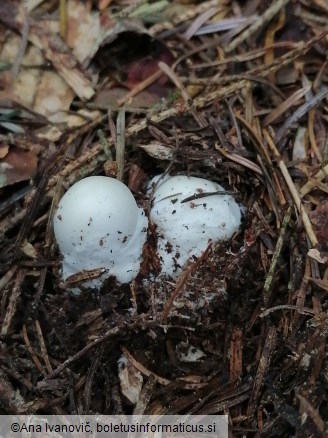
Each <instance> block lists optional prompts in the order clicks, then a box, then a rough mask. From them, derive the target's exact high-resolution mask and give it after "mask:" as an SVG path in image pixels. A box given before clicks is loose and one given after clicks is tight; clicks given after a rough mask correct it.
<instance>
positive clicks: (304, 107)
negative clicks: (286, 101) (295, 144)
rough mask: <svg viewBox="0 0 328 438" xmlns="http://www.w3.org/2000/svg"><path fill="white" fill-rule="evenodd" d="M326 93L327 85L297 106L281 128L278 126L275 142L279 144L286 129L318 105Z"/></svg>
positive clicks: (327, 93) (327, 91)
mask: <svg viewBox="0 0 328 438" xmlns="http://www.w3.org/2000/svg"><path fill="white" fill-rule="evenodd" d="M327 95H328V87H323V88H322V90H320V91H319V92H318V93H317V94H316V95H315V96H313V99H312V100H310V101H308V102H305V103H304V104H303V105H301V106H300V107H299V108H297V110H296V111H295V112H294V114H293V115H292V116H291V117H289V118H288V119H287V120H286V121H285V123H284V124H283V125H282V127H281V128H279V130H278V132H277V133H276V137H275V141H276V143H277V144H279V143H280V142H281V141H282V139H283V138H284V137H285V136H286V134H287V132H288V130H289V129H290V128H291V127H292V125H293V124H294V123H296V122H297V121H298V120H299V119H300V118H301V117H302V116H304V114H306V113H308V112H309V111H310V110H311V109H312V108H314V107H315V106H316V105H318V103H320V102H321V101H322V100H323V99H324V98H325V97H326V96H327Z"/></svg>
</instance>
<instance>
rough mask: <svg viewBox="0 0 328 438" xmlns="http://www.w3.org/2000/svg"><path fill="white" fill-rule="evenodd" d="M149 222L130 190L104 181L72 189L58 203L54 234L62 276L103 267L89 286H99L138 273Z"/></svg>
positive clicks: (124, 280) (93, 179)
mask: <svg viewBox="0 0 328 438" xmlns="http://www.w3.org/2000/svg"><path fill="white" fill-rule="evenodd" d="M147 225H148V223H147V219H146V216H145V214H144V211H143V210H142V209H141V208H139V207H138V206H137V204H136V201H135V199H134V197H133V195H132V193H131V192H130V190H129V189H128V187H127V186H126V185H124V184H123V183H122V182H120V181H118V180H116V179H114V178H109V177H105V176H91V177H88V178H84V179H82V180H80V181H78V182H77V183H76V184H74V185H73V186H72V187H71V188H70V189H69V190H68V191H67V192H66V193H65V195H64V196H63V198H62V199H61V201H60V202H59V205H58V209H57V211H56V213H55V216H54V232H55V237H56V240H57V242H58V245H59V249H60V252H61V254H62V256H63V262H62V277H63V279H64V280H66V279H67V278H68V277H70V276H72V275H73V274H76V273H79V272H82V271H90V270H95V269H98V268H104V270H105V272H104V274H103V275H101V276H100V277H99V278H96V279H93V280H90V281H88V282H87V283H86V284H85V286H88V287H96V288H98V287H100V286H101V285H102V283H103V282H104V280H105V279H106V278H108V277H109V276H110V275H113V276H115V277H116V279H117V281H118V282H119V283H127V282H129V281H131V280H132V279H133V278H135V277H136V275H137V274H138V272H139V269H140V263H141V260H142V249H143V244H144V243H145V240H146V236H147Z"/></svg>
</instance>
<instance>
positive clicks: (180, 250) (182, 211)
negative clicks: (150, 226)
mask: <svg viewBox="0 0 328 438" xmlns="http://www.w3.org/2000/svg"><path fill="white" fill-rule="evenodd" d="M154 185H155V191H154V194H153V206H152V209H151V213H150V218H151V220H152V221H153V222H154V224H155V225H156V226H157V236H158V242H157V250H158V255H159V257H160V261H161V266H162V273H164V274H167V275H169V276H173V277H174V276H175V275H176V274H178V273H179V272H181V268H182V266H183V265H184V264H185V263H186V262H187V261H188V260H189V259H190V258H192V257H193V256H195V257H199V256H200V255H201V254H202V253H203V251H205V250H206V248H207V246H208V244H209V242H210V241H212V242H213V243H216V242H218V241H221V240H227V239H229V238H230V237H231V236H232V235H233V234H234V233H235V232H236V231H237V230H238V228H239V226H240V222H241V210H240V207H239V205H238V204H237V202H236V201H235V200H234V198H233V197H232V196H230V195H227V194H217V193H216V192H224V188H223V187H221V186H220V185H219V184H217V183H215V182H213V181H209V180H206V179H203V178H196V177H188V176H185V175H178V176H172V177H171V176H165V177H164V178H161V175H160V176H156V177H155V178H153V180H152V181H151V186H154ZM188 198H192V199H189V200H188Z"/></svg>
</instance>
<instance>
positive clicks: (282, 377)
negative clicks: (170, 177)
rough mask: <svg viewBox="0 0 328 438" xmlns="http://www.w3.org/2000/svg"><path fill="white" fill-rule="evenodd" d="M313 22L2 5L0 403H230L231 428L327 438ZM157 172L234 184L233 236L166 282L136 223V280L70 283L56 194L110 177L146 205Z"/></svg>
mask: <svg viewBox="0 0 328 438" xmlns="http://www.w3.org/2000/svg"><path fill="white" fill-rule="evenodd" d="M327 14H328V10H327V7H326V5H325V3H324V2H322V1H315V2H308V1H295V2H291V1H288V0H281V1H277V2H269V1H264V2H258V1H254V0H248V1H244V2H239V1H236V2H223V1H220V0H211V1H205V2H200V3H199V2H193V0H189V1H188V2H185V1H180V2H179V1H174V2H173V1H172V2H169V1H164V2H162V1H159V2H151V3H149V4H148V3H147V2H129V1H126V2H124V4H123V2H116V1H106V0H99V1H94V2H92V1H91V0H90V1H86V2H78V1H76V0H68V1H67V2H60V5H59V4H58V2H43V1H35V0H34V1H32V0H29V1H26V2H20V1H14V2H13V1H9V0H5V1H2V2H1V4H0V26H1V37H0V169H1V173H0V182H1V184H0V195H1V198H0V245H1V255H0V258H1V263H0V276H1V277H0V299H1V304H0V326H1V337H0V410H1V412H2V413H6V414H9V413H11V414H19V413H20V414H23V413H41V412H42V413H45V412H47V413H49V414H56V413H58V412H61V413H63V412H64V413H66V414H72V413H75V412H77V411H78V412H79V413H83V414H88V413H103V414H105V413H106V414H110V413H113V412H115V413H121V414H127V413H138V414H144V413H145V414H151V413H154V412H156V413H157V414H158V413H159V412H160V413H161V414H186V413H193V414H220V413H228V414H229V415H230V428H231V434H232V435H231V436H254V437H255V436H256V437H257V436H258V437H260V436H272V437H275V436H316V437H324V436H325V434H326V433H327V430H326V429H325V428H326V424H327V400H326V387H327V383H328V382H327V375H328V373H327V369H328V362H327V357H326V343H327V333H328V330H327V324H328V318H327V290H328V283H327V279H328V270H327V260H328V256H327V237H328V220H327V217H328V208H327V202H328V201H327V192H328V190H327V181H326V178H327V172H328V167H327V156H328V155H327V145H328V143H327V120H328V116H327V108H328V105H327V95H328V93H327V90H328V85H327V82H328V76H327V63H326V52H327V35H328V31H327V28H326V22H327V18H328V17H327ZM165 171H167V172H169V173H170V174H179V173H188V174H190V175H193V176H200V177H205V178H209V179H212V180H214V181H216V182H218V183H220V184H221V185H223V186H224V188H225V189H226V190H227V191H232V192H233V193H234V194H235V196H236V198H237V199H238V201H239V202H240V203H242V205H243V207H244V210H245V213H244V220H243V224H242V227H241V229H240V230H239V232H238V233H237V234H236V235H235V236H234V237H233V239H232V240H231V241H230V242H225V243H221V244H219V245H216V246H214V247H213V246H212V245H209V246H208V248H207V249H206V251H205V252H204V254H203V255H202V256H201V257H199V258H198V259H197V260H194V261H192V262H190V263H189V264H187V266H185V268H184V270H183V272H182V274H181V276H180V277H179V278H178V279H177V280H172V279H164V280H163V279H162V278H158V277H157V276H156V274H157V273H158V269H159V261H158V259H157V258H156V257H157V255H156V250H155V247H156V230H154V227H152V226H150V228H149V235H148V240H147V244H146V246H145V247H144V262H143V265H142V269H141V272H140V275H139V276H138V277H137V278H136V280H135V281H133V282H132V283H131V284H127V285H121V286H119V285H117V284H116V282H115V279H113V278H110V279H109V280H108V281H107V283H106V284H105V286H104V287H103V288H102V290H100V291H99V292H97V293H95V292H90V291H88V290H85V291H83V292H82V293H81V294H80V296H76V295H74V294H72V293H70V291H69V289H67V288H66V287H65V285H64V284H62V282H61V278H60V272H59V268H60V256H59V254H58V249H57V247H56V245H55V242H54V238H53V231H52V217H53V212H54V211H55V208H56V205H57V204H58V202H59V199H60V197H61V196H62V194H63V193H64V191H65V189H67V188H68V187H69V186H70V185H71V184H73V183H74V182H75V181H77V180H79V179H81V178H83V177H85V176H89V175H94V174H107V175H110V176H114V177H118V178H119V179H122V180H123V181H124V182H125V183H127V184H129V185H130V186H131V187H130V188H131V189H132V190H133V192H134V194H135V196H136V199H137V201H138V203H139V204H140V205H142V206H143V207H144V208H145V209H146V210H147V208H149V201H148V200H147V196H146V186H147V182H148V181H149V179H150V178H152V177H153V176H154V175H155V174H158V173H163V172H165ZM81 275H85V273H84V274H83V273H82V274H81ZM81 280H82V277H81ZM74 281H79V278H78V277H77V278H76V279H74ZM181 349H182V350H181ZM199 352H201V354H200V353H199ZM196 353H198V354H196ZM186 357H188V360H187V361H186V360H185V359H184V358H186ZM122 358H123V359H122ZM122 360H123V362H124V367H126V368H124V367H123V368H122V365H120V366H118V363H119V361H121V362H122ZM17 394H19V397H18V396H17ZM72 394H74V397H71V395H72Z"/></svg>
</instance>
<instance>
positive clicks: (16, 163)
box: [0, 147, 38, 188]
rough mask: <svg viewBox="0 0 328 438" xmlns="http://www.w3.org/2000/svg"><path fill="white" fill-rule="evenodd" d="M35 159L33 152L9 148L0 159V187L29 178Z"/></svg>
mask: <svg viewBox="0 0 328 438" xmlns="http://www.w3.org/2000/svg"><path fill="white" fill-rule="evenodd" d="M37 161H38V159H37V157H36V155H35V154H34V153H32V152H30V151H22V150H21V149H17V148H15V147H13V148H11V149H10V150H9V152H8V154H7V155H6V157H5V158H3V159H2V160H1V161H0V188H2V187H6V186H10V185H12V184H15V183H17V182H20V181H25V180H28V179H30V178H31V177H32V176H33V175H34V173H35V171H36V166H37Z"/></svg>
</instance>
